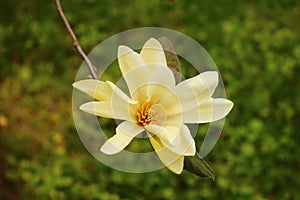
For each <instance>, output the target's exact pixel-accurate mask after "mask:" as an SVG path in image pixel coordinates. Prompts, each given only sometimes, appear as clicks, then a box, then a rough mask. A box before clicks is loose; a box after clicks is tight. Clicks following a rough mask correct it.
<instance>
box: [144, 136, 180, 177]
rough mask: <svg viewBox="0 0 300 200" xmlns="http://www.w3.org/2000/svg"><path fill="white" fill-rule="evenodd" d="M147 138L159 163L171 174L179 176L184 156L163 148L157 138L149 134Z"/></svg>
mask: <svg viewBox="0 0 300 200" xmlns="http://www.w3.org/2000/svg"><path fill="white" fill-rule="evenodd" d="M148 136H149V140H150V142H151V145H152V147H153V148H154V150H155V152H156V153H157V155H158V157H159V159H160V160H161V162H162V163H163V164H164V165H165V166H166V167H167V168H168V169H170V170H171V171H172V172H174V173H176V174H180V173H181V172H182V170H183V161H184V156H182V155H178V154H176V153H173V152H172V151H170V150H169V149H167V148H165V146H164V145H163V144H162V143H161V141H160V140H159V138H158V137H157V136H151V135H150V134H149V133H148Z"/></svg>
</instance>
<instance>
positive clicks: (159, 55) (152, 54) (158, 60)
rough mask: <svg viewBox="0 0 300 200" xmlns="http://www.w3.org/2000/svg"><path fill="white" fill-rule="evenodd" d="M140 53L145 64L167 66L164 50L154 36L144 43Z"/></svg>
mask: <svg viewBox="0 0 300 200" xmlns="http://www.w3.org/2000/svg"><path fill="white" fill-rule="evenodd" d="M140 55H141V57H142V58H143V59H144V62H145V63H146V64H158V65H164V66H167V62H166V57H165V53H164V50H163V48H162V46H161V44H160V43H159V41H157V40H156V39H154V38H150V39H149V40H148V41H147V42H146V43H145V44H144V46H143V48H142V50H141V53H140Z"/></svg>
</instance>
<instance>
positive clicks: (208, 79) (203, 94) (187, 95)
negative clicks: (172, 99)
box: [175, 71, 218, 111]
mask: <svg viewBox="0 0 300 200" xmlns="http://www.w3.org/2000/svg"><path fill="white" fill-rule="evenodd" d="M217 85H218V73H217V72H215V71H208V72H204V73H201V74H199V75H198V76H195V77H193V78H190V79H187V80H185V81H182V82H181V83H179V84H178V85H177V86H176V89H175V91H176V95H177V96H178V98H179V99H180V102H181V106H182V109H183V111H185V110H189V109H191V108H192V107H194V106H195V105H199V104H200V103H202V102H204V101H206V100H207V99H209V98H210V97H211V96H212V95H213V93H214V91H215V89H216V87H217Z"/></svg>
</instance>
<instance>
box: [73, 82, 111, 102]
mask: <svg viewBox="0 0 300 200" xmlns="http://www.w3.org/2000/svg"><path fill="white" fill-rule="evenodd" d="M73 87H74V88H76V89H78V90H80V91H81V92H84V93H86V94H87V95H89V96H91V97H93V98H95V99H97V100H109V99H110V98H111V94H112V88H111V87H110V86H109V85H108V84H107V83H105V82H103V81H99V80H92V79H86V80H81V81H78V82H76V83H73Z"/></svg>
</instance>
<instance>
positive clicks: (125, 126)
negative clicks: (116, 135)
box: [116, 121, 145, 137]
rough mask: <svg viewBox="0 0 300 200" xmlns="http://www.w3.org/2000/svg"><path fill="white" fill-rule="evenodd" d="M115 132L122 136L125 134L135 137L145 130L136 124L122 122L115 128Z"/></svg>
mask: <svg viewBox="0 0 300 200" xmlns="http://www.w3.org/2000/svg"><path fill="white" fill-rule="evenodd" d="M116 130H117V132H122V133H124V134H127V135H128V136H131V137H136V136H137V135H138V134H140V133H141V132H143V131H144V130H145V129H144V128H143V127H141V126H138V125H137V124H135V123H133V122H130V121H124V122H122V123H121V124H119V126H118V127H117V129H116Z"/></svg>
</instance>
